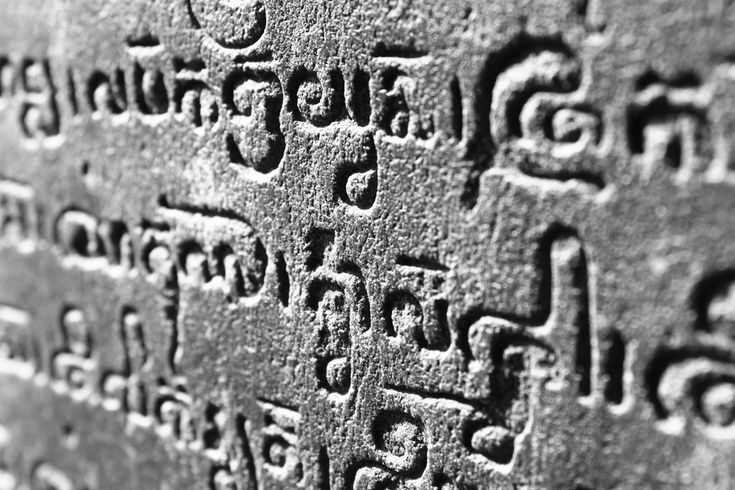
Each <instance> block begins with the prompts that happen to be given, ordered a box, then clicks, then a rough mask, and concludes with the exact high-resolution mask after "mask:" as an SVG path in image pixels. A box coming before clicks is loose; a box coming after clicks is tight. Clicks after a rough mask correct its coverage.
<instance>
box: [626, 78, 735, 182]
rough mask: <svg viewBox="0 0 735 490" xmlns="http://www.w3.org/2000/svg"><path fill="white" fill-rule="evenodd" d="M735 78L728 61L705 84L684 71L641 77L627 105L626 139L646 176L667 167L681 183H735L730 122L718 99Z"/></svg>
mask: <svg viewBox="0 0 735 490" xmlns="http://www.w3.org/2000/svg"><path fill="white" fill-rule="evenodd" d="M733 79H735V72H733V68H732V67H731V66H728V65H725V66H720V67H718V68H717V69H715V72H714V74H713V76H712V79H711V80H709V81H708V82H707V83H706V84H702V83H700V82H699V81H698V80H696V79H695V78H694V77H693V76H691V75H686V74H682V75H681V76H680V77H677V78H673V79H663V78H661V77H659V76H658V75H656V74H655V73H648V74H646V75H644V76H643V77H641V78H640V79H639V80H638V82H637V92H636V95H635V98H634V100H633V101H632V102H631V103H630V105H629V107H628V138H629V145H630V150H631V152H632V153H633V157H634V159H633V161H634V162H635V163H637V164H638V165H639V166H640V167H641V168H642V170H643V172H644V175H645V176H646V177H650V176H651V175H652V174H653V173H654V172H661V171H663V172H667V173H669V174H671V176H672V178H673V179H674V180H675V181H676V182H677V183H680V184H683V183H687V182H690V181H703V182H707V183H720V182H725V183H729V184H733V183H735V173H733V170H732V168H731V162H730V159H731V149H730V148H729V147H728V145H727V141H726V139H725V138H724V135H725V134H726V133H727V132H729V131H731V130H732V123H731V122H730V120H729V117H728V115H727V114H722V113H721V111H720V109H719V108H718V106H717V104H715V103H714V100H717V98H718V97H720V96H725V94H724V93H723V92H725V91H728V89H729V91H731V86H732V81H733ZM713 119H714V121H716V122H713Z"/></svg>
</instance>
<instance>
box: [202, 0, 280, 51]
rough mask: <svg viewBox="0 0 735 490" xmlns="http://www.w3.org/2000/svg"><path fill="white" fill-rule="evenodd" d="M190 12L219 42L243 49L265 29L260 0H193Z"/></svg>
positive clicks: (224, 45)
mask: <svg viewBox="0 0 735 490" xmlns="http://www.w3.org/2000/svg"><path fill="white" fill-rule="evenodd" d="M190 1H191V14H192V16H193V17H194V19H195V20H196V22H197V23H198V24H199V26H200V27H201V28H202V29H204V31H205V32H206V33H207V34H208V35H209V37H211V38H212V39H213V40H214V41H215V42H216V43H217V44H219V45H220V46H223V47H225V48H231V49H244V48H247V47H250V46H252V45H253V44H255V43H256V42H257V41H258V40H259V39H260V38H261V37H262V36H263V32H264V31H265V22H266V20H265V6H264V5H263V4H262V3H261V2H260V1H258V0H216V1H205V0H190Z"/></svg>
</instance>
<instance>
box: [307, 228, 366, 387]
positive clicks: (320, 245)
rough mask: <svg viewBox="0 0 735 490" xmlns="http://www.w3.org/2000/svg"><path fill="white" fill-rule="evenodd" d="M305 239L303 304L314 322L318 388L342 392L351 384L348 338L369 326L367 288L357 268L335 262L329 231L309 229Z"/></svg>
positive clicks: (360, 332)
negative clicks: (307, 264)
mask: <svg viewBox="0 0 735 490" xmlns="http://www.w3.org/2000/svg"><path fill="white" fill-rule="evenodd" d="M308 239H309V242H310V248H311V254H312V255H311V257H310V259H309V260H310V265H311V267H313V272H312V273H311V279H310V281H309V283H308V285H307V299H306V304H307V306H308V307H309V308H310V309H311V310H312V311H314V313H315V318H314V321H315V323H316V325H317V327H316V332H315V337H316V348H315V352H314V354H315V356H316V360H317V362H316V369H317V373H316V374H317V379H318V380H319V385H320V387H321V388H323V389H325V390H327V391H328V392H330V393H337V394H342V395H344V394H346V393H347V391H348V390H349V389H350V385H351V375H352V343H353V341H352V339H353V338H355V337H356V336H358V335H360V334H362V333H364V332H365V331H367V330H369V328H370V305H369V302H368V297H367V291H366V290H365V285H364V282H363V280H362V276H361V273H360V271H359V269H358V268H357V267H356V266H354V265H353V264H349V263H342V262H339V261H338V259H337V257H336V255H335V251H334V247H333V243H332V240H333V239H334V234H333V233H331V232H327V231H324V230H313V231H312V233H311V235H310V236H309V237H308Z"/></svg>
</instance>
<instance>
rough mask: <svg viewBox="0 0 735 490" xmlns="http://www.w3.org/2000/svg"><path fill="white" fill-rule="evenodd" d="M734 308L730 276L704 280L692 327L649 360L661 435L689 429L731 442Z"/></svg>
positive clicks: (734, 415)
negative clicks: (690, 427)
mask: <svg viewBox="0 0 735 490" xmlns="http://www.w3.org/2000/svg"><path fill="white" fill-rule="evenodd" d="M734 304H735V273H733V271H732V270H725V271H722V272H718V273H714V274H712V275H710V276H708V277H705V278H704V279H703V280H702V281H701V282H700V283H699V284H697V286H696V288H695V290H694V293H693V295H692V305H693V307H694V308H695V309H696V313H697V319H696V323H695V324H694V325H692V326H690V329H691V330H690V331H689V332H687V334H686V335H685V337H684V338H683V339H682V340H681V341H678V342H669V343H665V344H663V345H661V346H660V348H659V350H658V351H657V352H656V353H655V355H654V356H653V358H652V359H651V361H650V363H649V366H648V371H647V383H648V390H649V393H648V395H649V399H650V401H651V403H652V404H653V407H654V409H655V411H656V414H657V415H658V417H659V419H660V421H661V424H660V426H659V427H660V428H661V429H662V430H664V431H665V432H667V433H671V434H680V433H681V432H682V431H683V430H684V429H685V427H686V426H688V425H693V426H694V428H696V429H698V430H701V431H703V432H704V433H705V434H706V435H707V436H709V437H712V438H718V439H720V438H723V437H724V438H732V437H734V436H735V429H734V428H735V350H734V349H733V337H732V335H733V326H734V325H735V315H733V312H734V311H735V310H734V309H733V305H734Z"/></svg>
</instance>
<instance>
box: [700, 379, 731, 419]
mask: <svg viewBox="0 0 735 490" xmlns="http://www.w3.org/2000/svg"><path fill="white" fill-rule="evenodd" d="M702 415H703V416H704V418H705V419H706V420H707V422H709V423H711V424H713V425H717V426H719V427H727V426H729V425H732V423H733V422H735V384H733V383H718V384H716V385H714V386H711V387H710V388H709V389H708V390H707V391H706V392H705V393H704V394H703V395H702Z"/></svg>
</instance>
